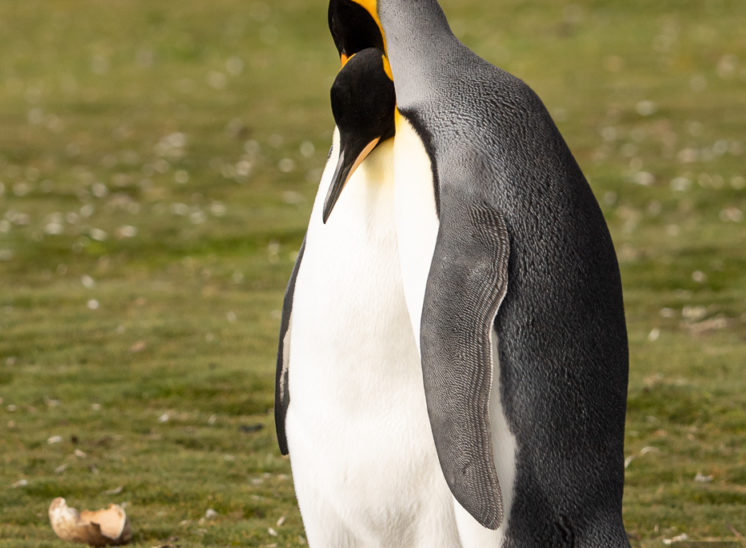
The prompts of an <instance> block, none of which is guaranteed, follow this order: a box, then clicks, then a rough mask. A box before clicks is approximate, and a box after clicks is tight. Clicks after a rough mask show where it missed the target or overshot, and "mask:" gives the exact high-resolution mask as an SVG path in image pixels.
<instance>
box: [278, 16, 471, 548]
mask: <svg viewBox="0 0 746 548" xmlns="http://www.w3.org/2000/svg"><path fill="white" fill-rule="evenodd" d="M363 14H365V12H364V11H363ZM366 17H368V18H369V16H367V15H366ZM371 22H372V20H371ZM340 55H341V58H342V62H343V63H344V65H343V68H342V69H341V71H340V72H339V74H338V75H337V78H336V80H335V81H334V84H333V86H332V90H331V103H332V112H333V114H334V119H335V122H336V125H337V127H336V129H335V132H334V137H333V144H332V148H331V151H330V155H329V159H328V162H327V165H326V168H325V170H324V173H323V175H322V178H321V183H320V185H319V189H318V193H317V196H316V200H315V202H314V206H313V210H312V213H311V218H310V220H309V225H308V230H307V233H306V237H305V240H304V243H303V245H302V247H301V250H300V252H299V254H298V259H297V261H296V265H295V268H294V269H293V272H292V274H291V278H290V282H289V284H288V289H287V291H286V296H285V301H284V306H283V315H282V324H281V333H280V343H279V351H278V362H277V383H276V399H275V415H276V426H277V434H278V439H279V442H280V448H281V451H282V452H283V453H285V454H288V453H289V456H290V463H291V468H292V472H293V482H294V485H295V492H296V496H297V499H298V504H299V507H300V511H301V516H302V518H303V523H304V526H305V530H306V537H307V540H308V543H309V545H310V546H311V547H321V548H324V547H355V546H371V547H373V546H380V547H390V548H396V547H401V548H409V547H421V548H432V547H437V546H454V547H457V546H459V543H460V540H459V536H458V531H457V528H456V524H455V518H454V511H453V503H452V495H451V493H450V491H449V488H448V485H447V483H446V481H445V478H444V477H443V474H442V472H441V469H440V465H439V463H438V458H437V453H436V449H435V444H434V441H433V437H432V434H431V432H430V425H429V419H428V415H427V406H426V403H425V392H424V389H423V384H422V370H421V366H420V358H419V354H418V351H417V347H416V344H415V339H414V334H413V333H412V329H411V323H410V320H409V313H408V310H407V305H406V301H405V296H404V287H403V282H402V279H401V273H400V272H401V269H400V267H399V254H398V250H397V240H396V222H395V211H394V185H393V183H394V177H393V171H392V169H393V148H394V144H393V139H392V137H393V135H394V105H395V97H394V87H393V82H392V81H391V79H390V70H389V68H388V65H387V62H386V60H385V58H384V56H383V52H382V51H381V50H380V49H375V48H366V49H364V50H356V49H354V48H347V49H344V50H343V49H340Z"/></svg>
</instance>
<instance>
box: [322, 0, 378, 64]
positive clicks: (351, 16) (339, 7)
mask: <svg viewBox="0 0 746 548" xmlns="http://www.w3.org/2000/svg"><path fill="white" fill-rule="evenodd" d="M329 30H330V31H331V33H332V38H333V39H334V44H335V45H336V46H337V51H339V56H340V58H341V60H342V65H343V66H344V64H345V63H346V62H347V59H349V58H350V57H351V56H353V55H355V54H356V53H357V52H359V51H362V50H364V49H366V48H378V49H379V50H381V51H382V52H385V51H386V46H385V41H384V38H383V28H382V27H381V23H380V21H379V20H378V14H377V11H376V0H330V2H329Z"/></svg>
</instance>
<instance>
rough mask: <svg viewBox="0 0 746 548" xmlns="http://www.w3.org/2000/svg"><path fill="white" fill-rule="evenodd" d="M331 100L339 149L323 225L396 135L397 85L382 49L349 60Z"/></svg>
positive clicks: (355, 55)
mask: <svg viewBox="0 0 746 548" xmlns="http://www.w3.org/2000/svg"><path fill="white" fill-rule="evenodd" d="M331 101H332V113H333V114H334V121H335V122H336V124H337V128H339V142H340V150H339V160H338V162H337V166H336V169H335V170H334V175H333V176H332V181H331V184H330V185H329V191H328V193H327V195H326V200H325V201H324V212H323V221H324V223H326V221H327V219H328V218H329V215H330V214H331V212H332V209H333V208H334V204H336V203H337V200H338V199H339V196H340V194H341V193H342V190H343V189H344V186H345V184H347V181H348V180H349V178H350V176H351V175H352V173H353V172H354V171H355V169H356V168H357V167H358V166H359V165H360V164H361V163H362V162H363V160H365V158H366V157H367V156H368V154H370V153H371V152H372V151H373V149H375V148H376V146H377V145H378V144H379V143H381V142H383V141H385V140H387V139H389V138H390V137H393V136H394V131H395V129H394V110H395V108H396V96H395V94H394V82H393V80H392V77H391V70H390V68H389V67H388V61H386V58H385V57H384V55H383V53H382V52H381V50H379V49H376V48H366V49H363V50H362V51H359V52H357V53H355V54H353V55H352V56H351V57H350V58H349V60H348V61H347V62H346V63H345V64H344V66H343V67H342V70H340V71H339V74H337V78H336V79H335V80H334V84H332V89H331Z"/></svg>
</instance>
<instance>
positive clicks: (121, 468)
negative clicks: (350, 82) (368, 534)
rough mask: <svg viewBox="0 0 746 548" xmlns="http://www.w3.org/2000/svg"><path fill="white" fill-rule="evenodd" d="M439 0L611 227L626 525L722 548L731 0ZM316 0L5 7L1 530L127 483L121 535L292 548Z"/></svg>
mask: <svg viewBox="0 0 746 548" xmlns="http://www.w3.org/2000/svg"><path fill="white" fill-rule="evenodd" d="M442 4H443V7H444V9H445V11H446V14H447V15H448V17H449V19H450V21H451V24H452V27H453V29H454V31H455V33H456V34H457V36H459V37H460V38H461V39H462V40H463V41H464V42H465V43H466V44H467V45H468V46H469V47H471V48H472V49H474V50H475V51H476V52H477V53H478V54H480V55H481V56H483V57H485V58H486V59H487V60H489V61H491V62H493V63H495V64H497V65H499V66H500V67H502V68H504V69H506V70H508V71H509V72H512V73H514V74H515V75H517V76H519V77H520V78H522V79H524V80H525V81H526V82H527V83H528V84H529V85H530V86H532V87H533V88H534V89H535V90H536V91H537V92H538V94H539V95H540V96H541V97H542V99H543V100H544V102H545V103H546V105H547V107H548V108H549V110H550V112H551V113H552V115H553V117H554V118H555V121H556V122H557V124H558V126H559V128H560V130H561V131H562V133H563V134H564V136H565V139H566V140H567V142H568V144H569V146H570V148H571V149H572V151H573V153H574V154H575V155H576V157H577V159H578V161H579V163H580V164H581V166H582V167H583V169H584V171H585V173H586V175H587V177H588V179H589V181H590V183H591V186H592V187H593V190H594V192H595V194H596V197H597V198H598V200H599V202H600V203H601V206H602V208H603V210H604V214H605V215H606V218H607V221H608V223H609V226H610V229H611V233H612V236H613V238H614V241H615V245H616V249H617V252H618V255H619V259H620V265H621V270H622V277H623V282H624V290H625V302H626V309H627V317H628V329H629V336H630V352H631V367H630V389H629V411H628V423H627V443H626V454H627V455H628V457H627V484H626V491H625V509H624V511H625V514H624V515H625V522H626V525H627V528H628V530H629V533H630V535H631V538H632V542H633V545H635V546H660V545H661V543H669V544H670V543H672V542H681V543H682V545H686V543H687V542H690V541H703V540H710V541H721V542H722V544H720V545H722V546H728V545H733V546H737V545H740V544H741V543H743V542H744V536H746V511H744V508H746V412H745V411H744V410H745V409H746V375H745V374H744V369H745V367H744V366H746V344H745V343H746V254H745V252H744V249H746V246H745V243H746V238H744V227H745V226H746V219H744V211H745V210H746V134H745V132H744V128H746V37H745V36H746V35H744V31H743V25H744V21H746V3H744V2H743V1H742V0H676V1H673V0H664V1H659V2H650V1H642V0H628V1H626V2H615V1H609V0H582V1H574V2H569V1H558V0H535V1H532V2H526V1H523V0H491V1H485V0H480V1H477V0H443V1H442ZM326 8H327V5H326V2H325V1H322V0H314V1H308V0H285V1H282V2H277V1H275V2H269V1H259V0H248V1H246V0H243V1H239V0H212V1H211V2H203V1H201V0H182V1H179V2H157V3H156V2H150V1H148V0H111V1H107V2H101V1H100V0H98V1H94V0H46V1H41V0H26V1H24V2H17V1H8V0H6V1H3V2H0V51H2V54H1V55H0V432H2V434H1V435H0V462H1V465H0V518H1V519H0V546H8V547H10V546H12V547H21V546H56V545H58V544H57V542H58V541H55V539H54V535H53V533H52V530H51V528H50V527H49V524H48V520H47V515H46V512H47V507H48V505H49V503H50V502H51V500H52V499H53V498H54V497H56V496H63V497H66V498H67V501H68V503H69V504H70V505H72V506H76V507H78V508H79V509H80V508H83V507H85V508H97V507H102V506H106V505H107V504H108V503H109V502H118V503H124V504H126V505H127V506H126V508H127V512H128V514H129V516H130V519H131V521H132V527H133V531H134V534H135V539H134V540H135V544H136V545H138V546H154V545H177V544H178V545H182V546H198V545H203V546H228V545H244V546H302V545H304V538H303V530H302V524H301V521H300V516H299V514H298V512H297V509H296V506H295V500H294V495H293V489H292V481H291V478H290V469H289V463H288V461H287V459H285V458H282V457H281V456H280V454H279V451H278V449H277V446H276V442H275V436H274V427H273V421H272V414H271V408H272V401H273V382H274V355H275V347H276V333H277V330H278V325H279V318H280V306H281V299H282V293H283V291H284V286H285V283H286V281H287V278H288V276H289V273H290V270H291V268H292V264H293V261H294V259H295V255H296V252H297V249H298V247H299V245H300V242H301V240H302V237H303V233H304V231H305V226H306V223H307V219H308V215H309V213H310V208H311V204H312V200H313V197H314V194H315V191H316V185H317V183H318V180H319V177H320V175H321V169H322V167H323V164H324V162H325V160H326V153H327V150H328V147H329V144H330V139H331V129H332V127H333V120H332V117H331V113H330V109H329V103H328V101H329V100H328V90H329V87H330V85H331V82H332V80H333V78H334V76H335V73H336V70H337V68H338V58H337V55H336V51H335V49H334V47H333V44H332V41H331V39H330V36H329V34H328V30H327V27H326ZM60 544H61V543H60ZM693 545H694V544H692V546H693Z"/></svg>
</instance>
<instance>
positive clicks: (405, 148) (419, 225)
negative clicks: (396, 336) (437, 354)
mask: <svg viewBox="0 0 746 548" xmlns="http://www.w3.org/2000/svg"><path fill="white" fill-rule="evenodd" d="M394 178H395V180H394V185H395V187H396V188H395V191H394V193H395V195H394V204H395V211H396V232H397V239H398V246H399V260H400V265H401V270H402V281H403V283H404V294H405V296H406V301H407V309H408V310H409V316H410V319H411V323H412V330H413V332H414V335H415V340H416V343H417V348H418V349H419V347H420V320H421V318H422V302H423V300H424V298H425V286H426V284H427V277H428V274H429V273H430V264H431V263H432V258H433V250H434V249H435V241H436V239H437V237H438V226H439V222H438V215H437V210H436V206H435V187H434V186H433V172H432V166H431V163H430V157H429V156H428V154H427V152H426V151H425V147H424V146H423V143H422V140H421V139H420V137H419V135H418V134H417V132H416V131H415V129H414V128H413V127H412V125H411V124H410V123H409V121H408V120H407V119H406V118H404V117H403V116H401V115H399V116H398V117H397V124H396V139H395V144H394Z"/></svg>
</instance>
